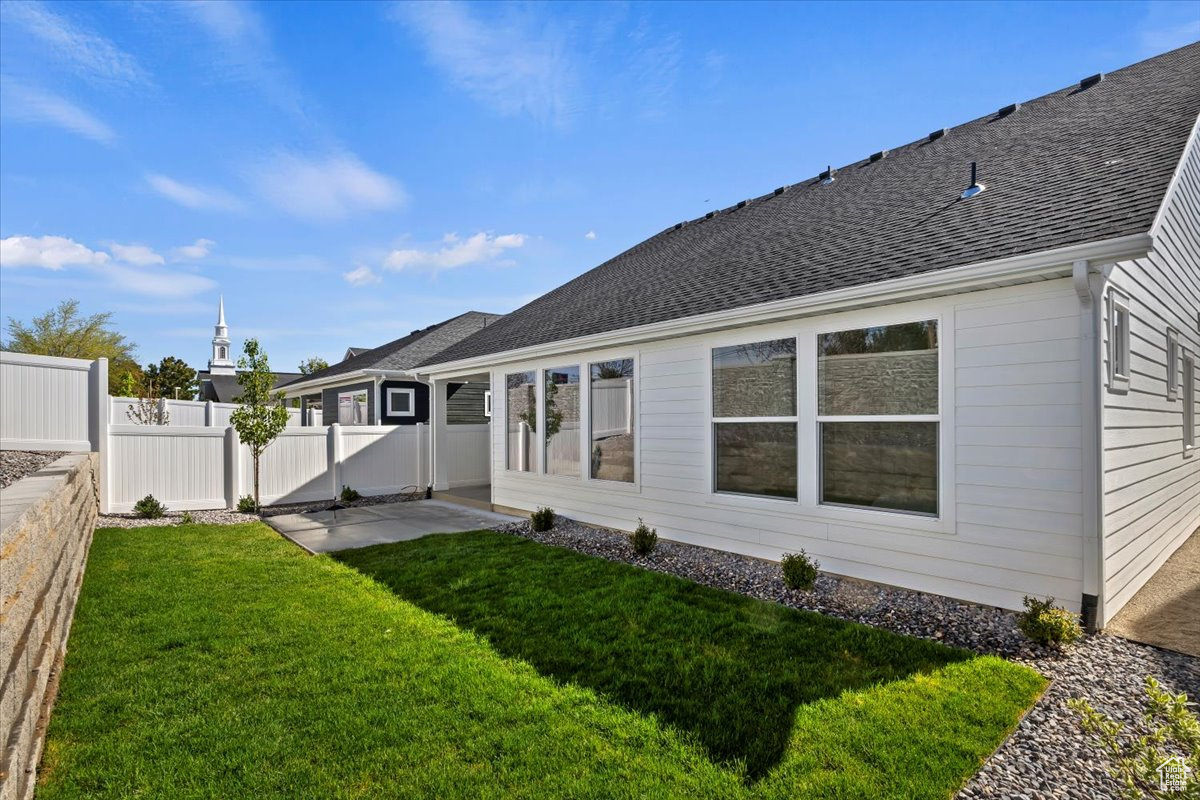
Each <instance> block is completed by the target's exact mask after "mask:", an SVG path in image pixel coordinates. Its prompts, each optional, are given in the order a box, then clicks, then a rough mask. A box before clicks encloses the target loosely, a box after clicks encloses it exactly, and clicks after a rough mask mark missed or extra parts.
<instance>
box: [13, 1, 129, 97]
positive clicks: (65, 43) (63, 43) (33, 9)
mask: <svg viewBox="0 0 1200 800" xmlns="http://www.w3.org/2000/svg"><path fill="white" fill-rule="evenodd" d="M2 6H3V10H4V19H5V21H11V22H16V23H19V24H20V25H21V26H22V27H23V28H24V29H25V30H26V31H28V32H29V33H31V34H32V35H33V36H34V37H36V38H38V39H40V40H41V42H42V47H40V48H39V49H40V50H42V51H43V52H46V53H49V54H51V55H53V56H55V57H57V58H59V59H61V60H63V61H65V62H67V63H68V64H69V65H70V66H71V67H72V69H73V70H74V71H75V72H76V73H77V74H79V75H81V76H83V77H84V78H87V79H89V80H92V81H98V82H104V83H110V84H135V83H139V84H144V83H148V82H149V81H148V78H147V76H146V73H145V72H144V71H143V70H142V68H141V67H140V66H138V63H137V59H135V58H134V57H133V56H132V55H130V54H129V53H126V52H124V51H123V50H121V49H120V48H118V47H117V46H116V45H115V44H113V43H112V42H111V41H109V40H108V39H106V38H104V37H103V36H99V35H97V34H95V33H91V32H89V31H85V30H82V29H81V28H79V27H78V26H77V25H76V24H75V23H74V22H73V21H72V20H70V19H68V18H67V17H65V16H62V15H61V14H56V13H54V12H53V11H51V10H50V8H49V7H48V6H47V5H46V4H45V3H33V2H5V3H3V4H2Z"/></svg>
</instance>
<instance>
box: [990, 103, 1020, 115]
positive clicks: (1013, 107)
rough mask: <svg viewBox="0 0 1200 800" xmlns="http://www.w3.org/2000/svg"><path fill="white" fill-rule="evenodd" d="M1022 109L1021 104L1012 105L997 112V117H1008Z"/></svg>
mask: <svg viewBox="0 0 1200 800" xmlns="http://www.w3.org/2000/svg"><path fill="white" fill-rule="evenodd" d="M1020 107H1021V104H1020V103H1012V104H1011V105H1007V106H1005V107H1004V108H1002V109H1000V110H999V111H997V112H996V116H997V117H1007V116H1008V115H1009V114H1011V113H1013V112H1014V111H1016V110H1017V109H1018V108H1020Z"/></svg>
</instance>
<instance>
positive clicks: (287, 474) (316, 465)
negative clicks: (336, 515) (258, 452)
mask: <svg viewBox="0 0 1200 800" xmlns="http://www.w3.org/2000/svg"><path fill="white" fill-rule="evenodd" d="M240 450H241V453H240V459H241V470H240V472H241V488H240V490H239V492H238V494H239V495H245V494H253V493H254V461H253V460H252V459H251V458H250V448H248V447H246V446H245V445H242V446H241V448H240ZM258 481H259V490H258V491H259V499H260V501H261V502H262V503H263V504H264V505H266V504H268V503H304V502H309V501H312V500H330V499H332V498H333V478H332V476H331V475H330V472H329V454H328V434H327V429H325V428H288V429H287V430H285V431H284V432H283V433H281V434H279V437H278V438H277V439H276V440H275V441H274V442H272V443H271V444H270V446H268V447H267V449H266V450H264V451H263V454H262V459H261V461H260V464H259V476H258Z"/></svg>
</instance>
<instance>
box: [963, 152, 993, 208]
mask: <svg viewBox="0 0 1200 800" xmlns="http://www.w3.org/2000/svg"><path fill="white" fill-rule="evenodd" d="M986 188H987V187H986V186H984V185H983V184H982V183H980V182H979V181H978V180H976V179H975V162H974V161H972V162H971V185H970V186H968V187H967V188H966V189H963V193H962V194H960V195H959V198H960V199H962V200H970V199H971V198H972V197H974V196H975V195H977V194H979V193H980V192H982V191H983V190H984V189H986Z"/></svg>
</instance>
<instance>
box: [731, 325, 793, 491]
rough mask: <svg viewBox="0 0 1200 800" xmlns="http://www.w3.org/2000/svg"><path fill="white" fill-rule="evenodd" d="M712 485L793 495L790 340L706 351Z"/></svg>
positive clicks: (791, 347)
mask: <svg viewBox="0 0 1200 800" xmlns="http://www.w3.org/2000/svg"><path fill="white" fill-rule="evenodd" d="M712 392H713V456H714V458H713V461H714V481H713V483H714V488H715V489H716V491H718V492H732V493H736V494H753V495H766V496H769V497H787V498H792V499H796V340H795V339H773V340H770V341H766V342H752V343H750V344H742V345H734V346H732V347H718V348H715V349H714V350H713V351H712Z"/></svg>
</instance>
